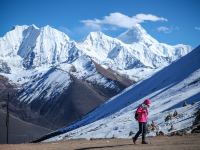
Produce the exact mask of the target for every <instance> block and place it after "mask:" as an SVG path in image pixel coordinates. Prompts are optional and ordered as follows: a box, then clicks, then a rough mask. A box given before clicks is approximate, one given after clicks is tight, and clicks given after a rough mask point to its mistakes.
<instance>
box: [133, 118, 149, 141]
mask: <svg viewBox="0 0 200 150" xmlns="http://www.w3.org/2000/svg"><path fill="white" fill-rule="evenodd" d="M146 126H147V123H146V122H139V131H138V132H137V133H136V135H135V137H134V139H135V141H136V140H137V139H138V137H139V135H140V134H141V133H142V141H145V137H146V130H147V129H146Z"/></svg>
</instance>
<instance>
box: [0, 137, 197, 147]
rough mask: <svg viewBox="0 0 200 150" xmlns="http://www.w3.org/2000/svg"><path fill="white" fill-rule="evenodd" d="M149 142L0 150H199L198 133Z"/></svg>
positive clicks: (111, 141) (74, 143) (81, 143)
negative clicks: (143, 143)
mask: <svg viewBox="0 0 200 150" xmlns="http://www.w3.org/2000/svg"><path fill="white" fill-rule="evenodd" d="M148 141H149V142H150V144H148V145H142V144H140V140H139V141H138V144H136V145H133V144H132V141H131V140H120V139H108V140H93V141H88V140H70V141H63V142H55V143H39V144H16V145H15V144H10V145H5V144H4V145H0V150H111V149H113V150H147V149H148V150H160V149H162V150H178V149H180V150H200V134H198V135H187V136H173V137H154V138H148Z"/></svg>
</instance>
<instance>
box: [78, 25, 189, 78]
mask: <svg viewBox="0 0 200 150" xmlns="http://www.w3.org/2000/svg"><path fill="white" fill-rule="evenodd" d="M78 47H79V49H81V50H83V51H84V52H85V53H86V54H87V55H88V56H90V57H91V58H92V59H94V60H95V61H96V62H98V63H99V64H101V65H102V66H104V67H105V68H111V69H112V70H114V71H116V72H118V73H120V74H124V75H127V76H128V77H129V78H130V79H132V80H136V81H138V80H141V79H144V78H145V77H146V76H148V75H151V74H152V73H153V72H155V71H156V70H159V69H160V68H162V67H164V66H166V65H168V64H170V63H172V62H173V61H174V60H176V59H179V58H180V57H182V56H184V55H186V54H187V53H189V52H190V51H191V47H190V46H188V45H183V44H178V45H175V46H171V45H168V44H164V43H159V42H158V41H157V40H156V39H154V38H153V37H152V36H150V35H149V34H148V33H147V32H146V31H145V29H144V28H142V27H141V25H136V26H135V27H133V28H132V29H129V30H128V31H126V32H124V33H122V34H121V35H120V36H119V37H118V38H112V37H109V36H107V35H105V34H103V33H102V32H91V33H90V34H89V35H88V36H87V37H86V39H85V40H84V41H83V42H81V43H79V44H78Z"/></svg>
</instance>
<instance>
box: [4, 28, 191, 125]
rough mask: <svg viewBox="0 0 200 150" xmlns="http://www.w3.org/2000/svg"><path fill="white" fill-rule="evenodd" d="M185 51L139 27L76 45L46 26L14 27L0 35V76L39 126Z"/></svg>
mask: <svg viewBox="0 0 200 150" xmlns="http://www.w3.org/2000/svg"><path fill="white" fill-rule="evenodd" d="M189 51H191V48H190V46H187V45H176V46H170V45H167V44H163V43H159V42H158V41H157V40H155V39H154V38H153V37H151V36H150V35H148V33H147V32H146V31H145V30H144V29H143V28H142V27H141V26H140V25H138V26H135V27H134V28H132V29H131V30H129V31H127V32H125V33H122V34H121V35H120V36H119V37H118V38H112V37H109V36H107V35H105V34H103V33H101V32H91V33H90V34H89V35H88V36H87V37H86V39H85V40H84V41H83V42H81V43H76V42H75V41H73V40H71V39H70V38H69V37H68V36H67V35H66V34H65V33H63V32H60V31H58V30H56V29H54V28H52V27H50V26H45V27H42V28H38V27H36V26H35V25H31V26H27V25H23V26H15V27H13V29H12V30H11V31H9V32H8V33H6V34H5V36H3V37H2V38H0V67H1V68H0V71H1V72H0V75H2V76H4V77H7V78H8V79H9V80H10V81H11V82H12V83H14V84H16V85H17V86H18V88H19V92H18V94H17V101H15V102H14V103H17V104H15V105H16V106H17V107H23V109H21V110H25V112H23V113H26V110H27V112H28V111H32V112H33V113H31V114H29V113H28V114H26V115H23V117H24V116H28V117H27V118H26V117H25V118H23V119H28V120H29V121H30V120H33V121H34V119H35V118H37V116H42V117H39V120H40V121H41V122H42V124H43V125H50V124H51V125H52V126H53V125H55V123H53V121H55V120H56V119H57V120H56V122H57V123H58V122H59V121H58V120H59V119H60V120H62V121H67V123H69V122H71V121H74V120H75V119H78V118H81V116H83V115H84V114H86V113H87V112H89V111H91V110H92V109H94V108H95V107H97V106H98V105H99V104H101V103H102V102H103V101H105V100H106V99H108V98H110V97H112V96H114V95H116V94H117V93H119V92H120V91H122V90H123V89H124V88H126V87H127V86H129V85H131V84H132V83H133V82H134V81H138V80H141V79H144V78H145V77H146V76H147V75H151V74H152V73H154V72H156V71H158V70H159V69H161V68H162V67H164V66H166V65H168V64H170V63H171V62H172V61H174V60H176V59H178V58H180V57H182V56H184V55H185V54H187V53H188V52H189ZM83 91H84V92H83ZM74 94H75V95H76V96H73V95H74ZM86 104H88V105H87V106H86ZM90 104H91V105H90ZM70 105H73V107H71V106H70ZM76 105H81V106H83V107H84V108H83V107H81V108H80V107H78V106H76ZM66 106H68V107H70V108H69V110H65V108H66ZM86 108H87V109H86ZM70 109H72V110H71V111H70ZM79 110H81V111H79ZM71 112H73V113H74V114H70V113H71ZM77 112H78V113H77ZM19 114H22V113H21V112H20V113H19ZM69 114H70V115H69ZM52 116H54V117H52ZM71 116H75V117H74V118H73V117H72V118H71ZM31 118H32V119H31ZM33 118H34V119H33ZM55 118H56V119H55ZM35 120H36V121H35V122H36V123H38V121H37V119H35ZM62 121H61V122H60V123H59V126H62V125H65V124H66V122H62Z"/></svg>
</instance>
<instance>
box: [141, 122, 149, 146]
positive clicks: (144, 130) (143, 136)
mask: <svg viewBox="0 0 200 150" xmlns="http://www.w3.org/2000/svg"><path fill="white" fill-rule="evenodd" d="M146 130H147V123H146V122H143V123H142V144H148V143H147V142H146V140H145V138H146Z"/></svg>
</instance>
